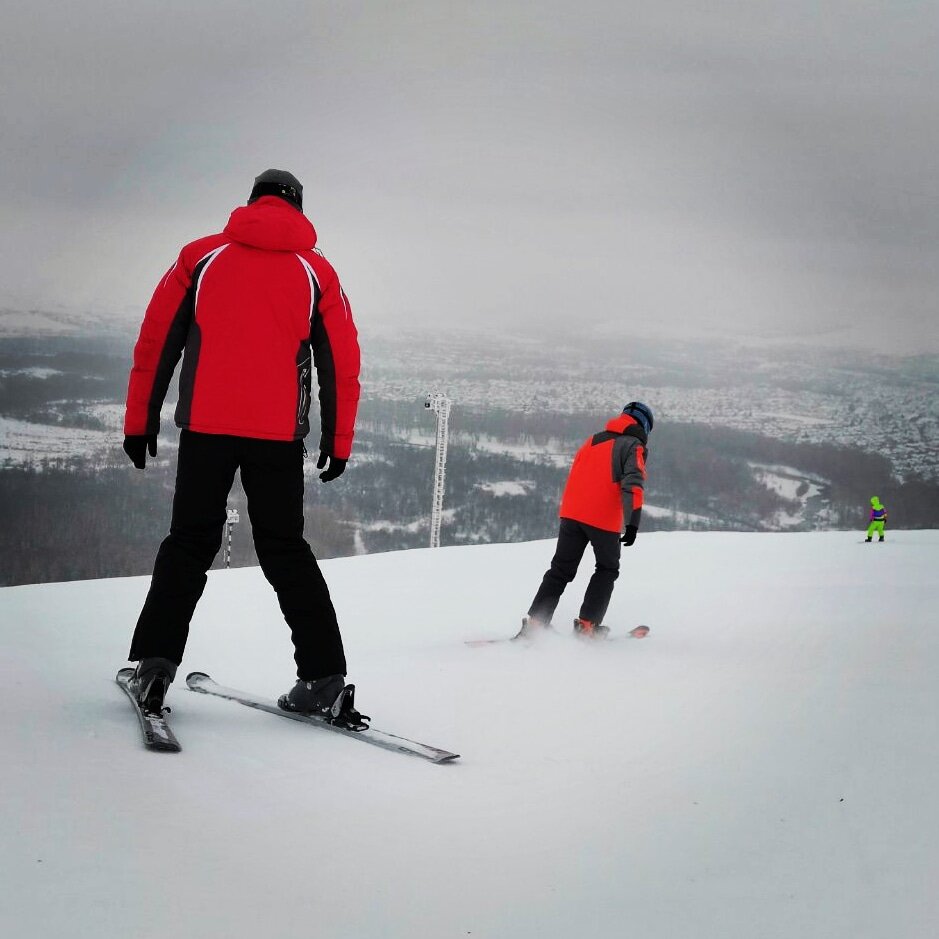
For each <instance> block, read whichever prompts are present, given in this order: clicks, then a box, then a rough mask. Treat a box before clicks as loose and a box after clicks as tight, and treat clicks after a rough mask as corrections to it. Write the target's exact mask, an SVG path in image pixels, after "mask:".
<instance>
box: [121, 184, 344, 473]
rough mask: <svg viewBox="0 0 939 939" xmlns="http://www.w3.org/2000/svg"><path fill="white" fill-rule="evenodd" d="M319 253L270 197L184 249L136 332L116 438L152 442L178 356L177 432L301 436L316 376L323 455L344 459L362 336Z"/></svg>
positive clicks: (301, 225) (293, 212)
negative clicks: (122, 436) (143, 438)
mask: <svg viewBox="0 0 939 939" xmlns="http://www.w3.org/2000/svg"><path fill="white" fill-rule="evenodd" d="M315 246H316V231H315V229H314V228H313V225H312V224H311V223H310V222H309V220H308V219H307V218H306V217H305V216H304V215H303V213H302V212H300V211H298V210H297V209H295V208H293V206H291V205H289V204H288V203H287V202H285V201H284V200H283V199H279V198H277V197H276V196H264V197H262V198H260V199H258V200H257V201H256V202H253V203H252V204H251V205H247V206H242V207H241V208H238V209H235V211H234V212H232V214H231V218H230V219H229V221H228V225H227V226H226V227H225V230H224V231H223V232H222V233H221V234H218V235H209V236H208V237H207V238H200V239H199V240H198V241H194V242H192V243H191V244H188V245H186V247H184V248H183V249H182V251H181V252H180V254H179V258H178V259H177V260H176V263H175V264H173V266H172V267H171V268H170V269H169V271H167V273H166V276H165V277H164V278H163V279H162V280H161V281H160V283H159V285H158V286H157V288H156V291H155V292H154V294H153V299H152V300H151V301H150V305H149V306H148V307H147V312H146V315H145V316H144V320H143V325H142V326H141V328H140V336H139V338H138V340H137V345H136V346H135V348H134V365H133V368H132V369H131V373H130V382H129V385H128V389H127V410H126V413H125V417H124V433H125V434H128V435H134V434H156V433H159V430H160V409H161V407H162V406H163V399H164V398H165V397H166V391H167V388H168V387H169V383H170V379H171V378H172V377H173V372H174V371H175V369H176V363H177V362H178V361H179V358H180V355H181V354H183V350H185V356H184V358H183V365H182V369H181V372H180V378H179V404H178V405H177V407H176V424H177V426H179V427H182V428H187V429H189V430H194V431H198V432H199V433H204V434H232V435H234V436H239V437H256V438H260V439H263V440H297V439H300V438H303V437H305V436H306V435H307V434H308V433H309V430H310V425H309V408H310V387H311V381H310V379H311V373H312V368H314V367H315V368H316V373H317V380H318V384H319V403H320V424H321V431H322V434H321V438H320V449H321V450H324V451H325V452H326V453H328V454H330V455H331V456H334V457H337V458H339V459H348V457H349V454H350V452H351V449H352V437H353V432H354V429H355V415H356V411H357V409H358V402H359V363H360V359H359V343H358V335H357V333H356V328H355V324H354V322H353V320H352V310H351V309H350V307H349V301H348V299H347V298H346V295H345V293H344V292H343V290H342V287H341V286H340V284H339V278H338V277H337V276H336V272H335V271H334V270H333V267H332V265H331V264H330V263H329V262H328V261H327V260H326V259H325V258H324V257H323V256H322V255H321V254H320V253H319V251H317V250H316V248H315ZM311 353H312V361H311Z"/></svg>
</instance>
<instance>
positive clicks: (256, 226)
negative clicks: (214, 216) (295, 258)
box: [225, 196, 316, 251]
mask: <svg viewBox="0 0 939 939" xmlns="http://www.w3.org/2000/svg"><path fill="white" fill-rule="evenodd" d="M225 234H226V235H227V236H228V237H229V238H231V239H232V240H233V241H237V242H239V243H240V244H243V245H248V246H249V247H251V248H264V249H265V250H267V251H309V250H310V249H311V248H313V247H315V245H316V229H315V228H314V227H313V223H312V222H311V221H310V220H309V219H308V218H307V217H306V216H305V215H304V214H303V213H302V212H300V211H299V210H298V209H295V208H293V206H291V205H288V204H287V203H286V202H284V200H283V199H280V198H278V197H277V196H262V197H261V198H260V199H258V200H257V201H256V202H252V203H251V205H243V206H241V207H240V208H237V209H235V211H234V212H232V214H231V217H230V218H229V219H228V224H227V225H226V226H225Z"/></svg>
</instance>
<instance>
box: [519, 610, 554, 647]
mask: <svg viewBox="0 0 939 939" xmlns="http://www.w3.org/2000/svg"><path fill="white" fill-rule="evenodd" d="M549 629H551V624H550V623H546V622H545V621H544V620H542V619H538V617H537V616H523V617H522V628H521V629H520V630H519V631H518V632H517V633H516V634H515V635H514V636H513V637H512V640H513V642H514V641H515V640H516V639H533V638H534V637H535V636H538V635H540V634H541V633H543V632H545V631H547V630H549Z"/></svg>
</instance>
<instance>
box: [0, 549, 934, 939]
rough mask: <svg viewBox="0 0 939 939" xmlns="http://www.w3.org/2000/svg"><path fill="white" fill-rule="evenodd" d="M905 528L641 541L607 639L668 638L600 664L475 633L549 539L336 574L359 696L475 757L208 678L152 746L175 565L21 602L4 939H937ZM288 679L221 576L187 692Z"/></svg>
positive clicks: (925, 669)
mask: <svg viewBox="0 0 939 939" xmlns="http://www.w3.org/2000/svg"><path fill="white" fill-rule="evenodd" d="M887 537H888V541H887V542H885V543H884V544H883V545H880V544H876V543H874V544H870V545H868V544H864V543H862V541H861V539H862V535H861V534H860V533H858V532H826V533H817V534H816V533H811V534H803V533H800V534H749V533H747V534H742V533H687V532H669V533H665V532H663V533H646V534H644V535H640V537H639V540H638V541H637V543H636V545H635V546H634V547H633V548H630V549H628V550H627V551H624V572H623V576H622V577H621V579H620V583H619V585H618V588H617V592H616V594H615V596H614V599H613V604H612V606H611V610H610V614H609V617H608V622H609V623H610V624H611V625H612V626H613V628H614V630H615V631H616V632H618V633H620V634H622V633H625V631H626V629H627V628H629V627H631V626H633V625H635V624H636V623H638V622H645V623H648V624H649V625H650V626H651V627H652V633H651V635H650V637H649V638H648V639H644V640H634V639H623V640H621V641H614V642H609V643H603V644H597V645H587V644H583V643H580V642H578V641H577V640H575V639H573V638H571V637H569V636H567V635H559V636H556V637H550V636H549V637H546V638H545V639H544V640H543V641H542V642H540V643H537V644H534V645H532V646H526V647H521V646H519V645H516V644H496V645H489V646H483V647H478V648H470V647H468V646H466V645H465V644H464V640H466V639H470V638H476V637H486V636H499V635H504V634H508V633H511V632H512V631H513V630H514V629H515V628H516V626H517V624H518V620H519V617H520V616H521V615H522V614H523V613H524V612H525V609H526V608H527V605H528V602H529V601H530V599H531V595H532V593H533V592H534V590H535V588H536V586H537V584H538V582H539V580H540V577H541V574H542V572H543V570H544V568H545V567H546V565H547V563H548V560H549V558H550V554H551V550H552V544H551V543H550V542H533V543H528V544H513V545H495V546H485V547H460V548H444V549H440V550H434V551H431V550H429V549H425V550H415V551H405V552H398V553H391V554H384V555H370V556H365V557H355V558H344V559H338V560H332V561H327V562H325V563H324V565H323V567H324V570H325V573H326V576H327V579H328V581H329V583H330V586H331V588H332V591H333V595H334V598H335V601H336V605H337V608H338V610H339V613H340V617H341V621H342V623H343V627H344V633H345V638H346V644H347V652H348V656H349V661H350V664H351V672H350V678H351V679H352V680H354V681H356V683H357V684H358V695H357V698H358V703H359V704H360V706H361V707H362V709H363V710H364V711H366V713H371V714H372V715H373V716H374V724H375V726H377V727H379V728H381V729H383V730H388V731H391V732H397V733H402V734H405V735H407V736H413V737H416V738H418V739H420V740H423V741H424V742H427V743H431V744H436V745H438V746H442V747H446V748H448V749H453V750H456V751H458V752H460V753H461V754H462V759H461V760H460V761H458V762H457V763H455V764H452V765H447V766H434V765H432V764H429V763H424V762H422V761H419V760H416V759H413V758H408V757H405V756H400V755H397V754H392V753H387V752H384V751H382V750H378V749H375V748H372V747H369V746H366V745H364V744H360V743H357V742H355V741H351V740H347V739H345V738H343V737H340V736H333V735H330V734H328V733H325V732H322V731H318V730H317V729H315V728H310V727H306V726H303V725H298V724H294V723H291V722H289V721H286V720H280V719H278V718H277V717H274V716H271V715H267V714H264V713H259V712H255V711H251V710H248V709H246V708H242V707H239V706H238V705H235V704H232V703H229V702H226V701H218V700H213V699H211V698H207V697H202V696H199V695H195V694H192V693H190V692H188V691H187V690H185V687H184V684H183V683H182V682H181V681H178V682H177V685H175V686H174V687H173V689H172V691H171V694H170V699H169V703H170V704H171V705H172V707H173V713H172V715H171V720H172V723H173V726H174V728H175V730H176V732H177V734H178V736H179V738H180V741H181V742H182V745H183V748H184V750H183V752H182V753H179V754H155V753H150V752H147V751H145V750H144V749H143V747H142V746H141V743H140V733H139V730H138V728H137V723H136V721H135V719H134V716H133V713H132V711H131V709H130V707H129V705H128V702H127V700H126V698H125V697H124V695H123V694H122V693H121V691H120V690H119V689H118V687H117V685H116V684H115V683H114V681H113V678H114V674H115V673H116V671H117V669H118V668H119V667H120V666H121V665H123V664H124V663H123V657H124V655H125V654H126V648H127V644H128V641H129V638H130V631H131V627H132V625H133V623H134V621H135V619H136V615H137V612H138V610H139V607H140V604H141V602H142V600H143V597H144V594H145V591H146V588H147V578H140V577H136V578H126V579H117V580H109V581H86V582H77V583H69V584H52V585H42V586H32V587H11V588H6V589H4V590H0V624H2V630H3V649H4V657H3V660H2V666H0V669H2V676H0V677H2V681H0V689H2V695H3V701H2V707H0V748H2V749H0V754H2V766H3V769H2V774H0V780H2V789H3V799H2V812H3V817H2V821H0V831H2V833H3V836H2V849H0V883H2V884H3V891H2V897H3V899H2V902H0V935H3V936H11V937H12V936H15V937H46V936H69V937H70V939H83V937H89V939H90V937H95V939H100V937H110V936H133V937H138V939H149V937H153V939H156V937H160V939H165V937H167V936H179V937H210V939H214V937H225V939H267V937H278V936H284V937H287V936H316V937H321V939H323V937H325V939H332V937H336V939H340V937H342V939H358V937H362V939H371V937H392V939H395V937H434V939H436V937H463V936H473V937H487V939H527V937H564V939H568V937H621V936H642V937H655V939H673V937H674V939H711V937H713V939H737V937H739V939H775V937H779V939H783V937H785V939H814V937H818V939H843V937H844V939H847V937H850V939H900V937H902V939H919V937H922V939H926V937H929V939H932V937H934V936H935V935H936V931H937V924H939V900H937V897H939V892H937V891H936V889H935V888H936V882H937V876H939V840H937V838H936V831H937V830H939V800H937V797H936V793H937V791H939V734H937V724H936V704H937V687H939V682H937V679H939V638H937V636H939V634H937V630H936V628H935V619H936V599H937V597H936V576H935V575H936V571H937V570H939V532H933V531H917V532H909V531H888V534H887ZM584 567H585V568H586V567H587V565H586V564H585V565H584ZM588 573H589V572H588V571H587V570H584V571H583V572H582V574H581V576H579V577H578V580H577V582H576V583H575V584H574V585H573V587H572V588H571V589H570V590H569V591H568V594H566V595H565V598H564V600H563V601H562V605H561V608H560V610H559V614H558V617H557V622H558V623H559V624H566V623H567V622H569V621H570V619H571V618H572V617H573V616H574V615H575V613H576V612H577V602H578V600H579V596H580V594H581V593H582V590H583V586H584V583H585V579H586V576H587V574H588ZM292 665H293V662H292V658H291V647H290V644H289V641H288V635H287V630H286V627H284V626H283V624H282V622H281V620H280V615H279V611H278V608H277V605H276V602H275V600H274V597H273V595H272V593H271V591H270V589H269V588H268V587H267V585H266V583H265V582H264V580H263V578H262V576H261V575H260V573H259V572H258V570H256V569H244V570H235V571H216V572H213V573H212V574H211V575H210V582H209V586H208V589H207V591H206V595H205V596H204V598H203V601H202V603H201V604H200V606H199V608H198V610H197V613H196V616H195V619H194V622H193V629H192V635H191V638H190V644H189V648H188V650H187V654H186V659H185V661H184V663H183V666H182V668H181V670H180V671H181V673H182V674H183V675H184V674H185V673H186V672H187V671H190V670H195V669H201V670H204V671H207V672H209V673H210V674H212V676H213V677H215V678H216V679H217V680H219V681H221V682H224V683H225V684H229V685H233V686H240V687H243V688H245V689H248V690H252V691H256V692H258V693H263V694H267V695H271V696H275V695H276V694H278V693H279V692H282V691H283V690H285V689H286V688H287V687H288V686H289V685H290V684H291V677H292Z"/></svg>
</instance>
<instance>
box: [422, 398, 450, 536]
mask: <svg viewBox="0 0 939 939" xmlns="http://www.w3.org/2000/svg"><path fill="white" fill-rule="evenodd" d="M452 405H453V402H452V401H451V400H450V399H449V398H448V397H447V396H446V395H445V394H440V393H439V392H434V393H433V394H430V395H428V396H427V400H426V401H425V402H424V407H425V408H429V409H430V410H431V411H433V412H434V413H435V414H436V415H437V457H436V460H435V462H434V501H433V504H432V506H431V510H430V546H431V547H432V548H439V547H440V523H441V522H442V521H443V487H444V482H445V479H446V470H447V434H448V423H449V420H450V408H451V406H452Z"/></svg>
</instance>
